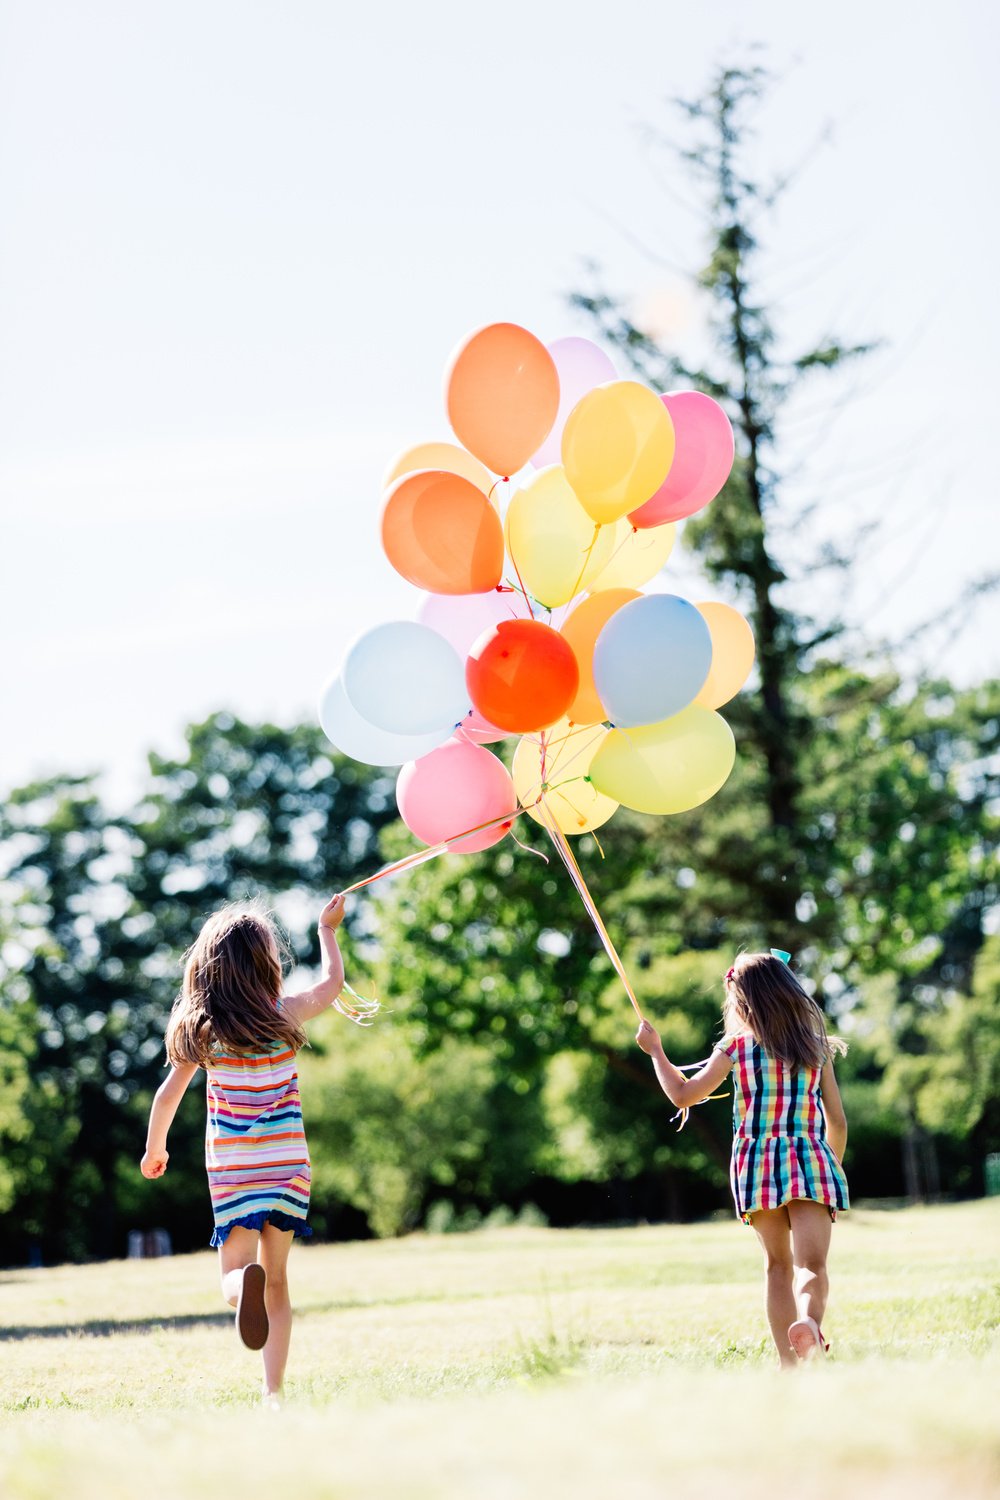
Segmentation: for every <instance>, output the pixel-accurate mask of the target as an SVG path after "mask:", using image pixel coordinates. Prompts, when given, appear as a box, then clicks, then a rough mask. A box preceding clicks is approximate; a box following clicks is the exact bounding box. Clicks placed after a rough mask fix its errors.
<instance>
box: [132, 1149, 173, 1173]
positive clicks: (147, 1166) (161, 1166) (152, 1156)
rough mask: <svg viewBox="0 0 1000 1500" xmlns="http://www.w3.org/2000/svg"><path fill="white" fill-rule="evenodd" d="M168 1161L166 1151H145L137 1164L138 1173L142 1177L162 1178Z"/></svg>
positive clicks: (168, 1157)
mask: <svg viewBox="0 0 1000 1500" xmlns="http://www.w3.org/2000/svg"><path fill="white" fill-rule="evenodd" d="M169 1160H170V1156H169V1153H168V1152H166V1151H146V1152H144V1153H143V1158H142V1161H141V1162H140V1163H139V1171H140V1172H141V1173H142V1175H143V1177H162V1176H163V1174H164V1172H165V1171H166V1170H167V1162H168V1161H169Z"/></svg>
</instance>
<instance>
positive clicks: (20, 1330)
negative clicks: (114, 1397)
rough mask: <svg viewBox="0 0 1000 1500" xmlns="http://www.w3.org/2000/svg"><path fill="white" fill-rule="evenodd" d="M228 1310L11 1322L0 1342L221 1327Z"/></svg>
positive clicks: (0, 1330)
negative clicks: (119, 1317) (72, 1321)
mask: <svg viewBox="0 0 1000 1500" xmlns="http://www.w3.org/2000/svg"><path fill="white" fill-rule="evenodd" d="M232 1321H233V1315H232V1313H231V1312H229V1313H225V1312H219V1313H182V1314H181V1315H180V1316H178V1317H174V1318H123V1319H122V1321H121V1322H118V1321H117V1320H116V1319H114V1318H91V1319H90V1320H89V1321H88V1322H86V1323H44V1324H37V1325H32V1324H28V1323H22V1324H15V1325H14V1326H13V1327H7V1328H0V1344H10V1343H22V1342H23V1341H24V1340H26V1339H71V1338H83V1339H106V1338H111V1337H113V1336H114V1335H115V1334H118V1333H155V1332H156V1331H157V1330H158V1329H160V1328H164V1329H173V1328H177V1329H183V1328H224V1327H226V1326H227V1325H229V1324H231V1323H232Z"/></svg>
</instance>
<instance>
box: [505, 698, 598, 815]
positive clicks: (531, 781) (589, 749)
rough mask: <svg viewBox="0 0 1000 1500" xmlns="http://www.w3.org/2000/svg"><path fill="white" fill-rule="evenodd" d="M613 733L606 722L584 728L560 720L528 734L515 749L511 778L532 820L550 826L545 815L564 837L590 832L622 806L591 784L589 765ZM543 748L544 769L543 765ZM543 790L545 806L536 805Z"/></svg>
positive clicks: (566, 720) (520, 800)
mask: <svg viewBox="0 0 1000 1500" xmlns="http://www.w3.org/2000/svg"><path fill="white" fill-rule="evenodd" d="M609 733H610V731H609V730H608V729H606V728H605V727H604V725H603V724H588V725H586V726H584V727H582V728H581V727H580V726H579V725H576V724H571V723H570V722H569V720H568V719H560V720H559V722H558V723H557V724H553V725H552V727H551V729H546V730H545V731H544V732H543V733H542V734H540V735H539V734H530V735H525V736H524V738H523V739H522V740H520V741H519V742H518V746H517V749H516V750H515V751H514V761H513V764H512V766H511V772H510V774H511V776H512V777H513V778H514V790H515V791H516V792H517V796H518V801H519V802H520V803H521V806H522V807H523V808H525V809H526V811H527V813H528V816H529V817H532V818H534V820H535V822H536V823H541V824H542V826H543V827H545V826H546V815H547V816H548V818H549V819H550V820H551V821H552V822H554V823H555V824H556V825H557V827H559V828H560V829H561V830H562V832H563V833H589V832H590V831H591V829H594V828H600V826H601V824H602V823H606V822H607V821H608V819H609V818H610V817H611V816H612V815H613V814H614V813H615V812H617V811H618V803H617V802H615V801H614V799H613V798H611V797H606V796H604V795H603V794H602V793H601V792H599V791H598V790H597V788H596V787H595V786H594V785H593V783H592V782H590V781H588V780H586V779H585V778H586V777H587V774H588V772H589V770H590V763H591V761H592V760H593V758H594V756H595V754H596V753H597V751H598V750H599V749H600V747H601V745H602V744H603V742H604V740H605V739H606V738H607V736H608V734H609ZM543 745H544V766H543V758H542V756H543ZM543 787H544V791H545V803H544V808H545V810H544V811H543V810H542V807H535V806H533V804H534V803H535V802H536V801H537V799H538V796H539V794H540V793H541V792H542V790H543Z"/></svg>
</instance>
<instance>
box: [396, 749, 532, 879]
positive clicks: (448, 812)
mask: <svg viewBox="0 0 1000 1500" xmlns="http://www.w3.org/2000/svg"><path fill="white" fill-rule="evenodd" d="M396 803H397V805H398V807H399V815H400V817H401V818H402V820H403V822H404V823H405V824H406V826H407V828H408V829H409V830H410V832H411V833H412V834H415V835H416V837H417V838H418V839H420V840H421V841H422V842H423V843H425V844H438V843H440V842H441V840H442V839H447V838H451V837H452V835H453V834H456V833H462V832H463V831H464V830H465V829H466V828H476V827H478V825H479V824H480V823H486V822H489V820H490V819H491V818H499V817H503V816H504V815H505V814H507V813H509V814H510V815H511V820H513V815H514V813H515V811H516V809H517V793H516V792H515V790H514V783H513V781H511V779H510V772H509V771H508V770H507V767H506V766H505V765H504V764H503V761H501V760H498V759H497V757H496V756H495V755H494V754H492V752H491V751H489V750H484V749H483V747H482V745H473V744H470V742H469V741H468V740H462V739H451V740H448V741H447V742H446V743H445V744H443V745H441V746H440V747H439V748H438V749H437V750H432V751H431V752H430V754H429V755H424V756H421V758H420V760H411V761H410V762H409V764H408V765H405V766H404V767H403V769H402V770H401V771H400V773H399V779H398V780H397V782H396ZM509 829H510V823H497V824H496V825H495V826H494V827H493V828H484V829H483V830H482V832H481V833H474V834H471V835H470V836H469V837H468V838H464V839H459V841H458V842H457V843H455V844H452V846H451V847H452V851H453V852H454V853H455V854H475V853H476V852H477V851H478V850H480V849H488V848H489V847H490V845H491V844H498V843H499V842H500V840H501V839H502V838H504V837H506V834H507V832H508V830H509Z"/></svg>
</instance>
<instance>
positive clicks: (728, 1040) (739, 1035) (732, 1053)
mask: <svg viewBox="0 0 1000 1500" xmlns="http://www.w3.org/2000/svg"><path fill="white" fill-rule="evenodd" d="M756 1044H757V1038H756V1037H755V1036H754V1034H753V1032H752V1031H733V1032H730V1033H729V1034H728V1035H727V1036H724V1037H722V1038H721V1040H720V1041H718V1042H716V1044H715V1047H714V1049H713V1050H714V1051H716V1052H724V1053H725V1054H726V1056H727V1057H737V1056H738V1055H739V1054H740V1053H741V1052H743V1051H745V1050H746V1048H748V1047H754V1046H756Z"/></svg>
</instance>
